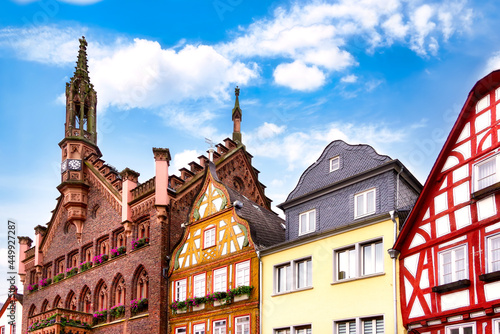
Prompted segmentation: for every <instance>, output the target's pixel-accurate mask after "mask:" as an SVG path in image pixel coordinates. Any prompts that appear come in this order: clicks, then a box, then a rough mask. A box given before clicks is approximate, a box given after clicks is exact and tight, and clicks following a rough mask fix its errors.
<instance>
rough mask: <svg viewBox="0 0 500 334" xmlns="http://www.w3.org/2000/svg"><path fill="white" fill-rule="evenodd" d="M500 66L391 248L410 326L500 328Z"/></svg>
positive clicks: (456, 331)
mask: <svg viewBox="0 0 500 334" xmlns="http://www.w3.org/2000/svg"><path fill="white" fill-rule="evenodd" d="M499 211H500V71H495V72H492V73H490V74H489V75H487V76H486V77H484V78H483V79H481V80H479V81H478V82H477V83H476V85H475V86H474V87H473V88H472V90H471V92H470V93H469V95H468V97H467V100H466V102H465V105H464V107H463V108H462V110H461V112H460V115H459V116H458V119H457V121H456V123H455V125H454V126H453V129H452V130H451V133H450V134H449V136H448V138H447V140H446V143H445V144H444V147H443V148H442V150H441V153H440V154H439V156H438V158H437V160H436V162H435V164H434V166H433V168H432V170H431V173H430V175H429V177H428V179H427V182H426V184H425V186H424V190H423V191H422V193H421V195H420V197H419V199H418V201H417V203H416V204H415V207H414V208H413V210H412V212H411V213H410V215H409V217H408V219H407V220H406V222H405V225H404V226H403V228H402V231H401V233H400V235H399V238H398V240H397V241H396V244H395V246H394V248H395V249H396V250H398V251H400V252H401V253H400V262H399V263H400V291H401V292H400V293H401V307H402V315H403V323H404V325H405V327H406V328H407V329H408V332H410V333H420V334H424V333H427V334H483V333H487V334H500V222H499V220H500V213H499Z"/></svg>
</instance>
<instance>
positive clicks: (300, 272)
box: [297, 262, 306, 288]
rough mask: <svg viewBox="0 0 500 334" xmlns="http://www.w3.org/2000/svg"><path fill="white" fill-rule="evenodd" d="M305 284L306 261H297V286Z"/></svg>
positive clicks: (300, 286)
mask: <svg viewBox="0 0 500 334" xmlns="http://www.w3.org/2000/svg"><path fill="white" fill-rule="evenodd" d="M305 286H306V263H305V262H299V263H297V288H303V287H305Z"/></svg>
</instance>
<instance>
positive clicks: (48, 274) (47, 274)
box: [45, 264, 52, 278]
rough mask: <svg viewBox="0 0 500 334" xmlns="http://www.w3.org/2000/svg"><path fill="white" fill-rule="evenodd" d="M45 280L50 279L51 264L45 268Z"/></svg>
mask: <svg viewBox="0 0 500 334" xmlns="http://www.w3.org/2000/svg"><path fill="white" fill-rule="evenodd" d="M45 278H52V264H49V265H48V266H47V267H45Z"/></svg>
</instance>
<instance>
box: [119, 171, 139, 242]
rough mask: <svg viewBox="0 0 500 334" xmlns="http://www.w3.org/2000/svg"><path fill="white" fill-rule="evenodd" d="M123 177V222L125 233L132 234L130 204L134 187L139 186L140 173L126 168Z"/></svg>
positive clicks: (122, 173)
mask: <svg viewBox="0 0 500 334" xmlns="http://www.w3.org/2000/svg"><path fill="white" fill-rule="evenodd" d="M120 175H121V177H122V224H123V225H124V226H125V234H126V235H127V236H130V235H131V234H132V209H131V208H130V205H129V204H128V203H129V202H130V201H131V200H132V189H134V188H135V187H137V183H138V180H139V175H141V174H139V173H137V172H136V171H134V170H132V169H130V168H125V169H124V170H123V171H122V172H121V173H120Z"/></svg>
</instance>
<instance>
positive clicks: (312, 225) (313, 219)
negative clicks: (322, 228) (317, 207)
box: [308, 211, 316, 232]
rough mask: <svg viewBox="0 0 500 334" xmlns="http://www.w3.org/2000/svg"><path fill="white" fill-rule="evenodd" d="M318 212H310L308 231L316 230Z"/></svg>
mask: <svg viewBox="0 0 500 334" xmlns="http://www.w3.org/2000/svg"><path fill="white" fill-rule="evenodd" d="M315 225H316V211H311V212H309V227H308V231H309V232H311V231H314V230H315V229H316V226H315Z"/></svg>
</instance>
